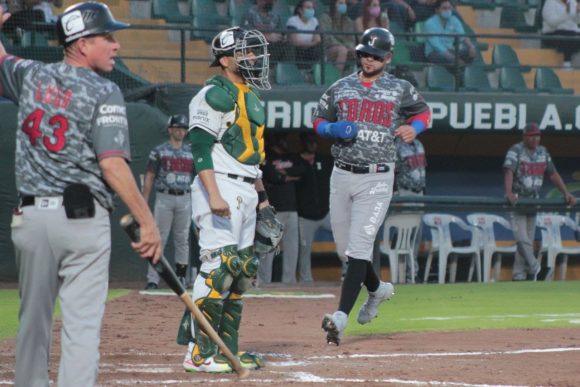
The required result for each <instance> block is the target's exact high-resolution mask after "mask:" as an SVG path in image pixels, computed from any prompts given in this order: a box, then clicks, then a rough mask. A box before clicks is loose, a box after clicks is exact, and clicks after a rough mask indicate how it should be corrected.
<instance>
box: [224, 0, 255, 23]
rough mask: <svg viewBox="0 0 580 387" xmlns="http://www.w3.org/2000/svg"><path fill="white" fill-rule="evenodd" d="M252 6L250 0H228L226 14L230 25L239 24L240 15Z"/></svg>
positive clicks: (240, 20)
mask: <svg viewBox="0 0 580 387" xmlns="http://www.w3.org/2000/svg"><path fill="white" fill-rule="evenodd" d="M251 6H252V2H251V1H250V0H228V14H229V15H230V18H231V22H232V26H239V25H240V23H241V22H242V17H243V16H244V14H245V13H246V11H247V10H248V9H249V8H250V7H251Z"/></svg>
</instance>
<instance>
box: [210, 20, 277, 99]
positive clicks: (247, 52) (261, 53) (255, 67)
mask: <svg viewBox="0 0 580 387" xmlns="http://www.w3.org/2000/svg"><path fill="white" fill-rule="evenodd" d="M211 50H212V53H213V55H214V60H213V62H212V63H211V64H210V67H217V66H219V65H220V63H219V59H220V58H221V57H223V56H232V57H235V58H236V61H237V63H238V68H239V71H240V75H241V76H242V77H243V78H244V79H245V80H246V82H248V83H249V84H250V85H253V86H255V87H257V88H259V89H269V88H270V83H269V82H268V73H269V71H270V54H268V42H267V41H266V38H265V37H264V35H263V34H262V33H261V32H260V31H258V30H245V29H243V28H240V27H232V28H228V29H226V30H223V31H222V32H220V33H218V34H217V35H216V36H215V37H214V38H213V40H212V42H211Z"/></svg>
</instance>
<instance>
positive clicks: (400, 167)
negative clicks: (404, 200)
mask: <svg viewBox="0 0 580 387" xmlns="http://www.w3.org/2000/svg"><path fill="white" fill-rule="evenodd" d="M396 145H397V162H396V164H395V183H396V184H395V186H396V187H397V190H398V191H399V193H400V194H401V195H409V194H411V195H413V194H415V195H417V194H421V195H422V194H423V193H424V192H423V191H424V190H425V184H426V167H427V159H426V157H425V148H424V147H423V144H421V142H420V141H419V140H417V139H415V140H413V142H412V143H410V144H407V143H406V142H405V141H403V140H400V139H397V140H396Z"/></svg>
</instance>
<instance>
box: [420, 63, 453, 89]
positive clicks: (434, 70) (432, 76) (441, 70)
mask: <svg viewBox="0 0 580 387" xmlns="http://www.w3.org/2000/svg"><path fill="white" fill-rule="evenodd" d="M425 83H426V86H427V89H428V90H429V91H455V77H454V76H453V74H451V73H450V72H449V71H448V70H447V69H446V68H445V67H443V66H437V65H432V66H429V67H427V75H426V78H425Z"/></svg>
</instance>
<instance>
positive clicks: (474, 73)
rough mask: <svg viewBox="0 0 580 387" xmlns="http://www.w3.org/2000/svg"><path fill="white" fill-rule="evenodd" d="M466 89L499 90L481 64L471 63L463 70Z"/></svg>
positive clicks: (464, 88) (464, 87)
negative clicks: (492, 85)
mask: <svg viewBox="0 0 580 387" xmlns="http://www.w3.org/2000/svg"><path fill="white" fill-rule="evenodd" d="M462 90H465V91H497V90H496V89H494V88H493V87H491V84H490V82H489V78H488V77H487V73H486V72H485V70H484V68H483V67H482V66H479V65H470V66H467V67H466V68H465V71H464V72H463V88H462Z"/></svg>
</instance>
